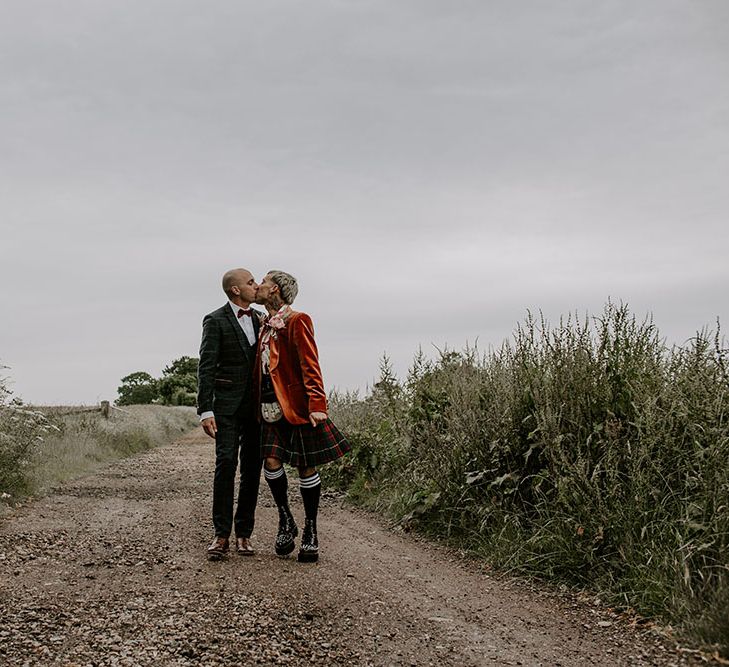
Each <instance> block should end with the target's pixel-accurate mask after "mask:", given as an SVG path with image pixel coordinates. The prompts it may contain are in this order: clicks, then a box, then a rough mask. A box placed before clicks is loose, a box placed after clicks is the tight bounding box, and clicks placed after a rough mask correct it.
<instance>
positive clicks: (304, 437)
mask: <svg viewBox="0 0 729 667" xmlns="http://www.w3.org/2000/svg"><path fill="white" fill-rule="evenodd" d="M351 449H352V445H351V444H350V443H349V441H348V440H347V438H346V437H345V435H344V434H343V433H342V432H341V431H340V430H339V429H338V428H337V427H336V426H335V425H334V424H333V423H332V421H331V420H330V419H327V420H326V421H325V422H323V423H321V424H319V425H318V426H316V427H314V426H312V425H311V424H302V425H298V424H296V425H294V424H291V423H289V422H287V421H286V420H285V419H279V421H277V422H274V423H273V424H269V423H268V422H263V423H262V424H261V458H266V457H267V456H272V457H275V458H277V459H280V460H281V461H283V462H284V463H288V464H289V465H292V466H295V467H297V468H301V467H306V468H310V467H314V466H317V465H321V464H323V463H329V462H330V461H334V460H336V459H338V458H340V457H341V456H344V455H345V454H346V453H347V452H348V451H350V450H351Z"/></svg>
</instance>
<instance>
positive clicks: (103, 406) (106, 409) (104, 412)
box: [101, 401, 111, 419]
mask: <svg viewBox="0 0 729 667" xmlns="http://www.w3.org/2000/svg"><path fill="white" fill-rule="evenodd" d="M110 409H111V408H110V405H109V401H101V414H102V415H103V416H104V419H109V410H110Z"/></svg>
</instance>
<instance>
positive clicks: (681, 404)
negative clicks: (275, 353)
mask: <svg viewBox="0 0 729 667" xmlns="http://www.w3.org/2000/svg"><path fill="white" fill-rule="evenodd" d="M722 345H723V342H722V340H721V338H720V334H719V331H717V332H715V333H714V334H710V333H709V332H707V331H702V332H699V333H698V334H697V335H696V337H695V338H694V339H692V340H691V341H690V342H689V343H688V344H687V345H685V346H683V347H674V348H667V347H666V346H665V345H664V343H663V342H662V340H661V338H660V337H659V334H658V331H657V330H656V328H655V326H654V325H653V324H652V323H651V322H650V321H648V320H646V321H642V322H641V321H637V320H636V318H635V317H634V316H632V315H631V314H630V312H629V310H628V308H627V307H626V306H615V305H613V304H608V305H607V306H606V307H605V310H604V312H603V313H602V314H601V316H599V317H595V318H586V319H585V320H584V321H579V320H575V319H572V318H567V319H566V320H563V321H561V322H560V323H559V325H558V326H556V327H550V326H548V325H547V324H546V323H545V322H543V321H541V320H538V319H535V318H533V317H531V316H530V317H528V318H527V320H526V322H525V323H523V324H522V325H520V326H519V327H518V328H517V330H516V332H515V335H514V337H513V340H511V341H509V342H507V343H504V345H503V346H502V347H501V348H500V349H497V350H492V351H490V352H488V353H487V354H480V353H479V352H478V351H477V350H474V349H467V350H465V351H464V352H453V351H444V352H443V353H441V355H440V358H439V359H437V360H434V361H433V360H427V359H425V358H424V356H423V355H422V354H419V355H417V356H416V358H415V360H414V362H413V365H412V367H411V369H410V372H409V374H408V377H407V379H406V380H405V381H404V382H400V381H399V380H398V379H397V378H396V377H395V376H394V375H393V373H392V371H391V369H390V367H389V365H388V364H387V363H386V362H385V363H384V364H383V367H382V373H381V377H380V380H379V382H378V383H377V384H376V385H375V387H374V389H373V391H372V392H371V394H370V395H368V396H367V397H365V398H363V399H361V398H360V397H359V396H357V395H339V396H334V397H333V400H332V414H333V417H334V419H335V421H336V422H337V423H338V424H339V425H340V426H341V427H342V428H343V430H344V431H345V432H347V433H348V435H349V436H350V439H351V440H352V442H353V444H354V451H353V453H352V455H351V456H349V457H345V458H344V459H342V460H341V461H339V462H337V463H335V464H332V465H331V466H327V468H326V469H325V470H324V471H323V472H324V474H325V475H326V477H327V482H328V483H329V484H330V485H334V486H338V487H339V488H340V489H344V490H347V491H348V493H349V497H350V498H351V499H352V500H353V501H354V502H356V503H358V504H360V505H362V506H364V507H368V508H370V509H373V510H376V511H379V512H382V513H384V514H385V515H387V516H388V517H389V518H391V519H394V520H396V521H400V522H402V523H404V524H407V525H409V526H411V527H413V528H416V529H418V530H420V531H422V532H423V533H425V534H428V535H431V536H433V537H437V538H439V539H445V540H448V541H449V542H450V543H452V544H456V545H458V546H459V547H461V548H466V549H469V550H471V551H473V552H476V553H478V554H480V555H482V556H484V557H485V558H486V559H488V560H489V561H490V562H491V563H493V564H494V565H495V566H496V567H498V568H500V569H502V570H505V571H511V572H517V573H520V574H529V575H535V576H538V577H541V578H545V579H548V580H552V581H557V582H562V583H566V584H568V585H571V586H578V587H584V588H588V589H590V590H592V591H595V592H597V593H599V594H600V596H601V598H602V599H604V600H609V601H610V602H611V603H612V604H613V605H615V606H622V607H624V608H630V609H634V610H636V611H638V612H639V613H641V614H643V615H646V616H651V617H653V618H657V619H661V620H662V621H664V622H666V623H669V624H671V625H673V626H676V627H679V628H680V630H681V631H682V632H683V633H684V634H685V635H686V636H688V637H691V638H693V639H694V640H695V641H698V642H700V643H703V644H705V645H710V646H711V647H712V648H716V649H719V650H720V651H721V652H723V653H724V654H725V655H726V654H729V604H728V602H729V465H727V461H729V375H728V374H727V366H726V353H727V351H726V349H724V348H723V346H722Z"/></svg>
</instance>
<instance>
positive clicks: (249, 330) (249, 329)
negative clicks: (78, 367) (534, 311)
mask: <svg viewBox="0 0 729 667" xmlns="http://www.w3.org/2000/svg"><path fill="white" fill-rule="evenodd" d="M228 304H229V305H230V307H231V308H232V309H233V315H235V317H236V319H237V320H238V324H239V325H240V328H241V329H243V333H244V334H245V335H246V338H247V339H248V342H249V343H250V344H251V346H254V345H255V344H256V332H255V331H254V330H253V318H254V317H258V315H256V311H253V312H252V313H251V314H250V316H248V315H243V316H242V317H238V311H239V310H241V307H240V306H236V305H235V304H234V303H233V302H232V301H228ZM248 308H250V306H248Z"/></svg>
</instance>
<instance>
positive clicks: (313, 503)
mask: <svg viewBox="0 0 729 667" xmlns="http://www.w3.org/2000/svg"><path fill="white" fill-rule="evenodd" d="M299 486H300V488H301V499H302V500H303V501H304V512H305V513H306V518H307V519H309V520H311V521H316V515H317V512H318V511H319V496H320V495H321V477H319V473H318V472H315V473H314V474H313V475H310V476H309V477H301V478H300V479H299Z"/></svg>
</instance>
